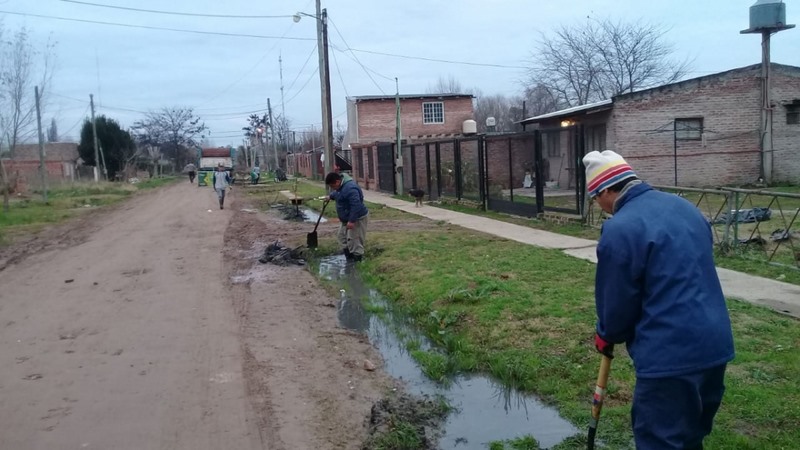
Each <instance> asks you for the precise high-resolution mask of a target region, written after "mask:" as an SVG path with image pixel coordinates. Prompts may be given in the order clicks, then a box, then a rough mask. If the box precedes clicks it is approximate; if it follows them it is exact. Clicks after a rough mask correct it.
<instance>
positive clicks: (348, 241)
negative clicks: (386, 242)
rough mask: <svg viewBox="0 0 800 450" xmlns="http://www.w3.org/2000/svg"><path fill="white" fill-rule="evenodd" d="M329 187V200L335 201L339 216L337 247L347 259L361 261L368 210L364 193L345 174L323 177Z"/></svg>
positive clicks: (332, 174)
mask: <svg viewBox="0 0 800 450" xmlns="http://www.w3.org/2000/svg"><path fill="white" fill-rule="evenodd" d="M325 184H327V185H328V186H330V188H331V194H330V196H329V199H330V200H335V201H336V215H337V216H339V222H341V225H340V226H339V233H338V234H337V238H338V239H339V245H340V246H341V247H342V249H343V251H344V255H345V257H347V259H352V260H354V261H361V260H362V259H363V258H364V241H365V240H366V238H367V223H368V222H369V210H367V207H366V206H365V205H364V193H363V192H361V188H360V187H358V185H357V184H356V182H355V180H353V178H351V177H350V176H349V175H347V174H338V173H336V172H331V173H329V174H328V175H327V176H326V177H325Z"/></svg>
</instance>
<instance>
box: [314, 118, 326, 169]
mask: <svg viewBox="0 0 800 450" xmlns="http://www.w3.org/2000/svg"><path fill="white" fill-rule="evenodd" d="M315 135H316V133H315V132H314V125H313V124H312V125H311V178H313V179H315V180H316V179H317V144H316V142H314V136H315ZM323 179H324V177H323Z"/></svg>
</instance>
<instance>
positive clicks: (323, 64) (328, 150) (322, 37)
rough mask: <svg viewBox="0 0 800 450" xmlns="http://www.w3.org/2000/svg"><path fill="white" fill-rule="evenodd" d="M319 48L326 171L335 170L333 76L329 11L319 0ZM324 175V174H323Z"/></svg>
mask: <svg viewBox="0 0 800 450" xmlns="http://www.w3.org/2000/svg"><path fill="white" fill-rule="evenodd" d="M316 3H317V50H318V52H319V69H320V70H319V83H320V90H321V92H322V139H323V144H324V149H325V150H324V153H323V154H324V155H325V164H324V169H325V173H326V174H328V173H330V172H332V171H333V159H334V156H333V123H332V122H333V120H332V118H331V76H330V71H329V69H328V11H327V10H325V9H322V5H321V2H320V0H317V2H316ZM323 176H324V175H323Z"/></svg>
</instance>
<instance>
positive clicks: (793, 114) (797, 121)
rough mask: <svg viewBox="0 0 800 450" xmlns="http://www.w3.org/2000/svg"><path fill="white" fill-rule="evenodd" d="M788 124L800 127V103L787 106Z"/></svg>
mask: <svg viewBox="0 0 800 450" xmlns="http://www.w3.org/2000/svg"><path fill="white" fill-rule="evenodd" d="M786 124H787V125H800V103H792V104H791V105H786Z"/></svg>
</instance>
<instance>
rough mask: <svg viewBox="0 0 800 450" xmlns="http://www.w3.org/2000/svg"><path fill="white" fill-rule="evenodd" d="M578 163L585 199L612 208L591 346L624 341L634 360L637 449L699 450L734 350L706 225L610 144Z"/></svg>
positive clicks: (603, 239) (605, 349)
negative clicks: (647, 180)
mask: <svg viewBox="0 0 800 450" xmlns="http://www.w3.org/2000/svg"><path fill="white" fill-rule="evenodd" d="M583 164H584V165H585V166H586V184H587V191H588V193H589V196H590V197H591V198H592V199H594V201H595V202H597V203H598V204H599V205H600V207H601V208H602V209H603V211H605V212H607V213H609V214H613V217H611V218H610V219H608V220H606V221H605V223H604V224H603V228H602V231H601V234H600V241H599V242H598V245H597V276H596V280H595V304H596V305H595V306H596V308H597V328H596V334H595V347H596V348H597V350H598V351H599V352H600V353H602V354H604V355H606V356H608V357H613V346H614V344H621V343H623V342H624V343H625V344H626V346H627V349H628V354H630V356H631V359H632V360H633V365H634V368H635V369H636V388H635V389H634V393H633V407H632V410H631V421H632V424H633V436H634V440H635V442H636V448H638V449H645V450H650V449H658V450H661V449H665V450H666V449H675V450H695V449H702V448H703V439H704V438H705V437H706V436H707V435H708V434H709V433H711V428H712V425H713V422H714V416H715V415H716V413H717V410H718V409H719V407H720V404H721V402H722V394H723V392H724V391H725V385H724V378H725V368H726V366H727V363H728V362H729V361H731V360H732V359H733V357H734V348H733V335H732V332H731V322H730V318H729V316H728V309H727V306H726V304H725V297H723V295H722V288H721V286H720V282H719V278H718V277H717V272H716V268H715V267H714V255H713V236H712V234H711V227H710V225H709V223H708V220H706V218H705V217H704V216H703V215H702V214H701V213H700V211H699V210H698V209H697V208H696V207H695V206H694V205H692V204H691V203H690V202H688V201H686V200H685V199H683V198H681V197H678V196H677V195H673V194H668V193H665V192H660V191H656V190H654V189H653V188H652V187H650V185H648V184H647V183H644V182H642V181H640V180H639V179H638V178H637V177H636V174H635V173H634V172H633V169H631V167H630V166H629V165H628V164H627V163H626V162H625V160H624V159H623V158H622V156H620V155H618V154H617V153H614V152H613V151H611V150H606V151H604V152H602V153H600V152H597V151H593V152H590V153H588V154H587V155H586V156H584V158H583Z"/></svg>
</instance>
